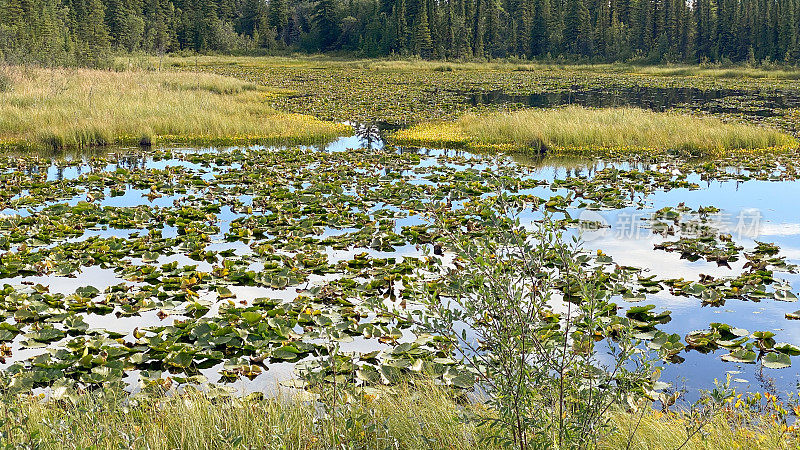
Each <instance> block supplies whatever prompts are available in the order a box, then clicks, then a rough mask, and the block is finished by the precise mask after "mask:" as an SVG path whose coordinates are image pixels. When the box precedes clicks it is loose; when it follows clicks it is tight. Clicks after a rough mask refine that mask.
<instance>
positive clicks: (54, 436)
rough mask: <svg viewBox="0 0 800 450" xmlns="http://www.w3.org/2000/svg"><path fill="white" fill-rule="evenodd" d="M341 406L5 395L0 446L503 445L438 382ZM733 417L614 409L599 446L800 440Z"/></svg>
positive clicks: (766, 444)
mask: <svg viewBox="0 0 800 450" xmlns="http://www.w3.org/2000/svg"><path fill="white" fill-rule="evenodd" d="M340 408H341V409H339V410H338V413H337V415H336V419H333V418H332V417H331V416H330V415H328V414H325V413H323V412H322V411H321V410H320V409H315V407H314V406H313V405H312V404H311V403H310V402H308V401H301V400H299V399H284V400H276V399H262V398H256V397H249V398H231V397H215V396H211V395H205V394H197V393H189V394H184V395H180V396H174V397H169V398H160V399H138V400H134V401H127V400H125V399H122V398H116V399H115V398H113V397H110V396H100V395H98V394H80V395H77V396H71V397H62V398H61V399H60V400H58V401H54V400H50V401H43V400H42V399H41V397H25V398H10V397H6V398H4V399H3V402H2V403H1V404H0V409H2V412H1V413H0V418H2V423H1V424H0V432H1V433H2V434H0V441H2V442H0V443H2V444H8V445H10V446H12V447H25V448H44V449H48V448H52V449H56V448H95V449H111V448H149V449H171V448H182V449H210V448H266V449H326V448H364V449H384V448H399V449H422V448H431V449H440V448H441V449H444V448H446V449H478V448H482V449H494V448H501V447H500V446H495V445H493V444H492V443H487V442H482V439H483V438H485V437H487V436H488V433H487V430H486V429H485V428H482V427H479V426H477V425H475V424H474V423H468V422H464V421H463V420H462V418H463V417H465V416H471V415H474V414H476V413H479V412H481V410H482V406H481V405H475V404H469V403H465V402H463V401H461V402H459V401H457V400H456V399H454V398H453V397H452V396H451V394H450V393H449V392H447V391H445V390H442V389H440V388H437V387H435V386H418V387H414V388H408V387H405V388H403V387H398V388H396V390H395V391H394V392H389V391H386V392H385V393H384V394H382V395H378V396H364V397H363V398H361V399H355V400H353V401H352V402H351V403H350V404H349V405H348V406H347V407H346V408H345V407H341V405H340ZM732 417H733V415H731V414H724V413H720V414H718V415H717V416H716V417H714V418H712V419H711V420H709V421H707V422H705V425H704V426H703V427H702V432H697V433H693V431H694V430H695V429H697V423H696V422H695V421H693V420H692V419H690V418H688V417H687V416H686V415H683V414H672V413H670V414H662V413H661V412H657V411H653V410H649V409H646V410H644V411H642V412H641V413H633V412H618V413H615V414H612V415H611V424H612V425H613V427H612V428H610V432H609V433H608V434H606V436H605V438H604V439H603V440H602V441H601V442H599V447H600V448H606V449H625V448H630V449H652V448H670V449H674V448H679V447H681V445H684V443H685V445H684V446H683V448H685V449H717V448H718V449H733V448H741V449H744V448H753V447H754V446H755V447H758V448H794V447H795V446H796V444H797V443H798V442H797V440H796V439H797V436H796V434H794V431H793V430H792V429H787V428H786V427H784V426H782V425H778V424H774V423H768V422H760V421H759V420H755V421H753V420H748V421H747V423H743V422H742V421H741V420H740V419H741V417H740V419H736V420H733V419H732ZM749 419H752V417H750V418H749ZM634 431H635V432H634Z"/></svg>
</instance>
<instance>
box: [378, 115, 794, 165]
mask: <svg viewBox="0 0 800 450" xmlns="http://www.w3.org/2000/svg"><path fill="white" fill-rule="evenodd" d="M392 140H393V141H394V142H395V143H397V144H400V145H414V146H433V147H468V148H477V149H481V148H488V149H496V150H515V149H533V150H535V151H538V150H540V149H561V150H563V149H581V148H606V149H631V150H636V149H652V150H658V151H663V150H677V151H680V152H685V153H689V154H702V155H715V154H722V153H725V152H728V151H735V150H754V149H769V148H776V147H787V146H794V145H797V141H796V140H795V139H794V138H793V137H792V136H790V135H788V134H786V133H783V132H781V131H778V130H775V129H771V128H766V127H760V126H755V125H744V124H731V123H724V122H722V121H721V120H719V119H715V118H710V117H695V116H689V115H684V114H679V113H674V112H653V111H647V110H643V109H638V108H606V109H590V108H583V107H579V106H568V107H564V108H556V109H527V110H521V111H515V112H504V113H490V114H484V115H475V114H467V115H465V116H463V117H461V118H459V119H458V120H456V121H454V122H440V123H427V124H420V125H416V126H413V127H411V128H408V129H405V130H400V131H398V132H397V133H395V134H394V135H393V136H392Z"/></svg>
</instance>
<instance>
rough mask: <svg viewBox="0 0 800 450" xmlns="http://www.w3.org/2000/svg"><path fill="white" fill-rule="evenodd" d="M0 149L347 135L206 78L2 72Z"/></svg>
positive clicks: (263, 94)
mask: <svg viewBox="0 0 800 450" xmlns="http://www.w3.org/2000/svg"><path fill="white" fill-rule="evenodd" d="M7 72H8V73H7V74H6V75H5V76H7V77H8V80H9V81H8V82H7V83H8V85H9V87H8V88H7V89H5V90H2V89H0V104H2V105H3V107H2V109H0V147H2V148H6V149H8V148H21V149H26V148H39V149H79V148H86V147H93V146H104V145H111V144H125V145H131V144H133V145H138V144H142V145H151V144H157V143H160V144H164V143H169V142H177V143H186V144H191V143H195V144H228V145H234V144H248V143H249V144H255V143H279V142H284V143H292V142H294V143H300V142H304V143H311V142H319V141H325V140H330V139H333V138H335V137H337V136H339V135H341V134H343V133H346V132H347V131H348V130H349V127H347V126H345V125H340V124H334V123H329V122H323V121H321V120H318V119H316V118H314V117H312V116H308V115H301V114H287V113H280V112H278V111H276V110H274V109H273V108H272V107H271V106H270V102H271V101H272V100H273V99H274V98H275V97H277V96H281V95H285V93H284V92H281V91H279V90H272V89H267V88H264V87H260V86H256V85H254V84H252V83H247V82H244V81H241V80H237V79H234V78H228V77H223V76H219V75H213V74H186V73H165V72H158V73H156V72H139V71H125V72H111V71H100V70H89V69H74V70H70V69H37V68H12V69H7Z"/></svg>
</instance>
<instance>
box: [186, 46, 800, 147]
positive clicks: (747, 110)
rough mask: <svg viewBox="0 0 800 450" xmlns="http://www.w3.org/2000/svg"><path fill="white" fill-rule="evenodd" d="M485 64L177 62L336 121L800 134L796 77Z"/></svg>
mask: <svg viewBox="0 0 800 450" xmlns="http://www.w3.org/2000/svg"><path fill="white" fill-rule="evenodd" d="M484 66H485V67H486V69H468V70H460V69H459V68H458V67H459V66H458V65H452V66H450V67H449V68H450V69H452V70H421V69H420V68H413V69H403V68H389V69H381V68H378V67H363V66H360V65H359V64H350V65H347V64H337V63H333V62H324V61H319V62H315V63H314V65H313V66H310V65H302V64H300V65H291V64H288V65H283V64H270V63H265V62H264V61H255V60H248V59H242V60H239V61H228V62H226V63H222V64H220V63H214V62H206V63H203V62H201V63H200V65H199V66H198V65H196V61H191V62H188V61H187V62H182V61H177V62H176V65H175V66H174V67H173V68H175V69H177V70H192V71H194V70H198V69H199V70H201V71H207V72H213V73H217V74H222V75H226V76H232V77H236V78H240V79H243V80H246V81H249V82H253V83H256V84H261V85H264V86H267V87H271V88H280V89H288V90H291V91H293V92H294V93H295V94H294V95H287V96H281V97H277V98H275V101H274V103H273V105H274V106H275V107H276V108H277V109H280V110H285V111H291V112H299V113H302V114H313V115H314V116H316V117H320V118H324V119H328V120H358V121H362V122H374V121H380V122H388V123H393V124H413V123H419V122H428V121H436V120H442V119H455V118H457V117H460V116H462V115H463V114H464V113H465V112H475V113H480V112H485V111H498V110H499V111H507V110H513V109H521V108H526V107H553V106H560V105H570V104H577V105H583V106H588V107H610V106H634V107H639V108H644V109H652V110H656V111H661V110H669V109H679V110H683V111H691V112H699V113H704V114H714V115H716V116H723V117H728V118H731V119H735V120H745V121H747V122H750V123H763V124H767V125H770V126H774V127H777V128H782V129H784V130H787V131H790V132H794V133H795V134H796V133H798V132H800V128H798V124H799V123H800V121H798V120H797V119H798V111H800V90H798V88H797V82H796V81H794V80H775V79H755V78H746V77H736V78H714V77H705V76H661V75H648V74H641V73H627V72H626V71H619V70H611V71H609V70H606V69H604V68H603V67H598V68H587V67H583V68H580V67H570V66H559V65H553V66H550V67H547V66H538V67H515V66H513V65H511V66H507V67H491V65H484ZM443 67H445V68H447V67H446V66H443ZM519 69H523V70H519Z"/></svg>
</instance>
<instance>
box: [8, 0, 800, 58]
mask: <svg viewBox="0 0 800 450" xmlns="http://www.w3.org/2000/svg"><path fill="white" fill-rule="evenodd" d="M286 50H291V51H306V52H319V51H322V52H331V51H333V52H341V53H347V54H353V55H358V56H366V57H378V56H389V55H399V56H413V55H416V56H420V57H423V58H431V59H471V58H522V59H530V58H560V57H565V58H569V59H591V60H604V61H627V60H642V61H649V62H667V61H675V62H703V61H722V62H728V61H730V62H742V61H749V62H765V61H771V62H780V63H789V64H796V63H798V61H800V0H0V57H2V59H5V60H7V61H14V62H26V61H35V62H39V63H45V64H58V65H62V64H83V65H97V64H101V63H102V62H103V61H104V59H105V58H107V57H108V55H110V54H112V53H113V52H147V53H166V52H179V51H197V52H222V53H257V52H277V51H286Z"/></svg>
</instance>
